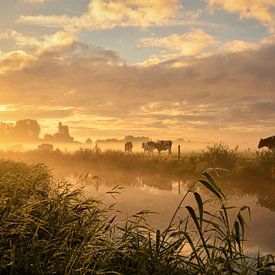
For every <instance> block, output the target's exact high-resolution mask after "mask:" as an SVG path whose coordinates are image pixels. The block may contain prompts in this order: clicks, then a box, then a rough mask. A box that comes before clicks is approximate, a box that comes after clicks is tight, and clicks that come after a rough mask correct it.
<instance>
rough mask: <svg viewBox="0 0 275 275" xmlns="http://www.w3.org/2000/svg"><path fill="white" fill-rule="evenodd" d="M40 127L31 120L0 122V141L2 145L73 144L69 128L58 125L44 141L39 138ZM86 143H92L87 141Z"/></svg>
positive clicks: (60, 123)
mask: <svg viewBox="0 0 275 275" xmlns="http://www.w3.org/2000/svg"><path fill="white" fill-rule="evenodd" d="M40 131H41V128H40V125H39V123H38V122H37V121H36V120H33V119H22V120H18V121H16V122H15V124H13V123H4V122H0V141H1V142H3V143H15V142H19V143H21V142H26V143H28V142H30V143H31V142H40V141H44V142H46V143H74V142H76V141H75V140H74V138H73V137H72V136H71V135H70V131H69V127H68V126H67V125H63V124H62V122H59V123H58V129H57V132H56V133H55V134H53V135H50V134H46V135H45V136H44V139H41V138H39V135H40ZM88 142H89V143H90V142H92V140H91V139H88Z"/></svg>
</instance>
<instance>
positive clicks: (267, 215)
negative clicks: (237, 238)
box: [85, 175, 275, 253]
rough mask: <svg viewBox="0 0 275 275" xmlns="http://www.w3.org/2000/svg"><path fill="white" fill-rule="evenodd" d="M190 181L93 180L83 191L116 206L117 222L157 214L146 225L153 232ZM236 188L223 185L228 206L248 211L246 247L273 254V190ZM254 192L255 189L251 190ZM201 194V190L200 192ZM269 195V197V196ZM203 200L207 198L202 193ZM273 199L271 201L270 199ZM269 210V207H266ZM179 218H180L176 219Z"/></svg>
mask: <svg viewBox="0 0 275 275" xmlns="http://www.w3.org/2000/svg"><path fill="white" fill-rule="evenodd" d="M191 183H192V181H191V180H190V181H188V180H184V181H178V180H171V179H169V178H166V177H157V176H152V177H148V176H147V177H145V176H138V177H131V176H129V177H125V175H124V176H123V177H121V176H119V175H116V176H112V177H106V178H93V179H92V180H91V182H90V184H89V185H88V186H87V187H86V190H85V191H86V195H87V196H99V197H101V198H102V199H103V200H104V202H106V203H107V204H113V203H114V202H115V204H116V206H115V208H116V209H117V210H119V211H121V213H120V214H119V218H121V219H125V218H127V217H129V216H131V215H133V214H135V213H137V212H139V211H141V210H150V211H152V212H155V213H156V214H151V215H149V216H148V221H149V223H150V224H151V225H152V226H153V227H155V228H165V227H166V226H167V225H168V223H169V221H170V218H171V217H172V215H173V213H174V211H175V209H176V207H177V205H178V204H179V202H180V201H181V199H182V196H183V194H185V193H186V192H187V190H188V188H189V187H190V184H191ZM117 185H119V186H123V190H122V192H121V193H120V194H117V195H116V196H115V198H113V197H112V196H109V195H107V194H106V192H107V191H110V190H111V188H112V187H114V186H117ZM243 187H244V188H243V189H241V188H238V187H237V186H232V185H231V186H228V185H225V186H224V189H225V191H226V194H227V196H228V204H229V205H234V206H243V205H247V206H249V207H250V208H251V212H252V219H251V222H249V217H248V216H247V221H248V225H249V228H248V229H247V231H246V232H247V234H246V237H247V240H249V242H247V243H246V247H247V249H248V250H249V251H254V252H257V251H258V249H259V251H260V252H261V253H274V252H275V230H274V228H275V211H274V209H275V207H274V204H275V202H274V196H273V194H274V191H275V190H274V189H275V186H274V185H272V186H270V185H268V186H260V188H259V189H260V190H261V192H258V193H257V192H255V191H254V192H252V193H251V192H250V193H249V191H248V190H246V189H245V188H246V186H245V185H244V184H243ZM254 189H255V188H254ZM200 192H202V193H203V192H204V190H200ZM269 195H271V196H269ZM203 196H204V198H207V199H208V197H207V194H206V193H205V192H204V194H203ZM271 198H272V199H271ZM192 204H193V198H192V197H187V200H186V205H192ZM269 206H270V207H269ZM179 218H180V217H179Z"/></svg>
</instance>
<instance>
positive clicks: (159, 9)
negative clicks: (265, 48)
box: [17, 0, 200, 30]
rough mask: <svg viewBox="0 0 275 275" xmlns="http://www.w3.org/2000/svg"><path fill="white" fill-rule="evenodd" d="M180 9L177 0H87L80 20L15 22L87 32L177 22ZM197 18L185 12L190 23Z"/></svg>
mask: <svg viewBox="0 0 275 275" xmlns="http://www.w3.org/2000/svg"><path fill="white" fill-rule="evenodd" d="M181 10H182V7H181V5H180V1H179V0H147V1H144V0H123V1H121V0H114V1H108V0H90V2H89V5H88V10H87V12H86V13H84V14H83V15H81V16H79V17H77V16H75V17H70V16H67V15H61V16H56V15H50V16H47V15H37V16H29V15H26V16H25V15H21V16H20V17H19V19H18V20H17V23H25V24H36V25H43V26H48V27H59V28H60V27H61V28H66V29H82V28H85V29H89V30H93V29H109V28H114V27H129V26H134V27H148V26H158V25H169V24H171V23H177V22H179V20H180V19H181V13H180V12H181ZM199 16H200V13H199V11H194V12H189V13H186V18H189V19H190V20H192V19H193V20H194V19H196V18H198V17H199Z"/></svg>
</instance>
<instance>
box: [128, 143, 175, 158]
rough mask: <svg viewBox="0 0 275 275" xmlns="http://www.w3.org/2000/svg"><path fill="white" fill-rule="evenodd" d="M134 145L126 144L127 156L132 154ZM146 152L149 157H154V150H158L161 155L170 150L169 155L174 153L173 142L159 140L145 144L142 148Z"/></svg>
mask: <svg viewBox="0 0 275 275" xmlns="http://www.w3.org/2000/svg"><path fill="white" fill-rule="evenodd" d="M133 146H134V145H133V143H132V142H131V141H127V142H126V143H125V148H124V151H125V154H131V153H132V149H133ZM141 147H142V148H143V150H144V153H147V154H148V155H152V154H153V152H154V150H155V149H156V150H157V151H158V153H159V154H160V152H161V151H166V150H168V154H169V155H170V154H171V153H172V151H171V150H172V141H171V140H158V141H147V142H143V143H142V146H141Z"/></svg>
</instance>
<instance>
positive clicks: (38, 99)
mask: <svg viewBox="0 0 275 275" xmlns="http://www.w3.org/2000/svg"><path fill="white" fill-rule="evenodd" d="M0 16H1V20H0V120H1V121H3V122H15V121H16V120H19V119H25V118H31V119H36V120H38V121H39V123H40V125H41V128H42V134H41V135H42V136H43V134H45V133H53V132H55V131H56V128H57V124H58V121H62V122H63V123H64V124H67V125H68V126H69V127H70V129H71V133H72V135H73V136H74V137H76V138H78V139H80V140H85V139H86V138H87V137H90V138H92V139H93V140H94V139H97V138H108V137H118V138H120V137H124V136H125V135H137V136H150V137H152V138H163V139H176V138H183V139H187V140H191V141H196V142H199V141H203V142H205V141H206V142H219V141H223V142H226V143H229V144H233V143H234V144H236V143H237V144H245V145H247V146H252V147H253V146H255V147H256V146H257V143H258V140H259V139H260V138H261V137H267V136H271V135H275V0H9V1H3V0H2V1H0Z"/></svg>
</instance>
